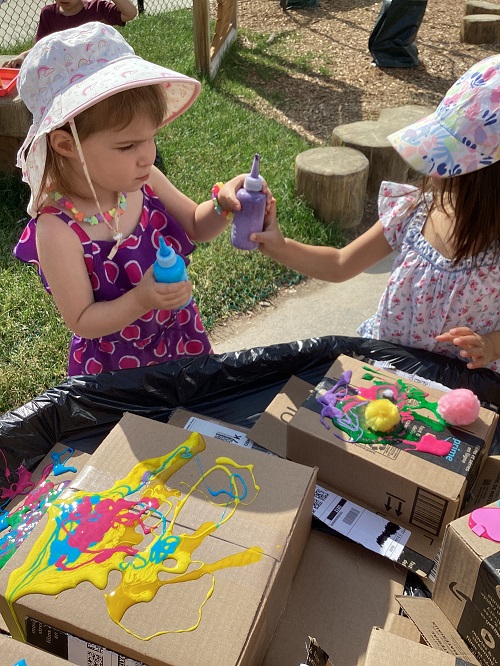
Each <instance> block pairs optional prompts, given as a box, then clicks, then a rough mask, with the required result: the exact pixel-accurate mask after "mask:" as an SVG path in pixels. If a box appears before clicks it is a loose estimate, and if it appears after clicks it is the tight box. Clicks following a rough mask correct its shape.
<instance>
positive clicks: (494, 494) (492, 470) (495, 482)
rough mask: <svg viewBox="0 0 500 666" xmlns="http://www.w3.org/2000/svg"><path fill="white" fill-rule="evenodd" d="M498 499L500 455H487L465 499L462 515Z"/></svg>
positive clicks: (499, 492) (499, 489) (499, 490)
mask: <svg viewBox="0 0 500 666" xmlns="http://www.w3.org/2000/svg"><path fill="white" fill-rule="evenodd" d="M497 500H500V456H488V457H487V458H486V460H485V461H484V465H483V467H482V468H481V471H480V472H479V476H478V477H477V479H476V481H475V482H474V486H473V488H472V490H471V492H470V493H469V496H468V497H467V499H466V502H465V507H464V510H463V511H462V515H464V516H465V515H466V514H468V513H471V512H472V511H474V509H479V508H481V507H482V506H486V505H487V504H491V503H492V502H496V501H497Z"/></svg>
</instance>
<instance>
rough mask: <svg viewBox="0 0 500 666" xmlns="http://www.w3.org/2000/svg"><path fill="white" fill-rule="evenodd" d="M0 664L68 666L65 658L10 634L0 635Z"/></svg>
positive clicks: (15, 665) (9, 665)
mask: <svg viewBox="0 0 500 666" xmlns="http://www.w3.org/2000/svg"><path fill="white" fill-rule="evenodd" d="M23 660H24V661H23ZM0 664H1V665H2V666H17V665H18V664H19V666H70V664H69V662H68V661H66V660H65V659H60V658H59V657H55V656H54V655H53V654H50V653H49V652H44V651H42V650H39V649H38V648H35V647H32V646H31V645H27V644H26V643H21V641H16V640H14V639H13V638H11V637H10V636H0Z"/></svg>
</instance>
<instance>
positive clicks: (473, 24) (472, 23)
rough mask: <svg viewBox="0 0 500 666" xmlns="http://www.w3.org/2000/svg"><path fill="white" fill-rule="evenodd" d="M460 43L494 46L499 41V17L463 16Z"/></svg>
mask: <svg viewBox="0 0 500 666" xmlns="http://www.w3.org/2000/svg"><path fill="white" fill-rule="evenodd" d="M460 41H461V42H465V43H466V44H494V43H495V42H498V41H500V15H497V14H470V15H469V16H464V18H463V21H462V28H461V30H460Z"/></svg>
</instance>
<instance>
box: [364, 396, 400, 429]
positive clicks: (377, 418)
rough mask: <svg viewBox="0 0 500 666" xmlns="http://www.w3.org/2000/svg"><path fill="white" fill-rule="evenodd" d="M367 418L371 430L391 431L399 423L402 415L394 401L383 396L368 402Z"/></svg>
mask: <svg viewBox="0 0 500 666" xmlns="http://www.w3.org/2000/svg"><path fill="white" fill-rule="evenodd" d="M365 420H366V425H367V426H368V427H369V428H370V430H374V431H375V432H389V431H390V430H393V428H395V427H396V426H397V425H398V423H399V422H400V420H401V417H400V415H399V411H398V408H397V407H396V405H395V404H394V403H393V402H391V401H390V400H387V398H381V399H380V400H372V401H371V402H369V403H368V405H367V406H366V409H365Z"/></svg>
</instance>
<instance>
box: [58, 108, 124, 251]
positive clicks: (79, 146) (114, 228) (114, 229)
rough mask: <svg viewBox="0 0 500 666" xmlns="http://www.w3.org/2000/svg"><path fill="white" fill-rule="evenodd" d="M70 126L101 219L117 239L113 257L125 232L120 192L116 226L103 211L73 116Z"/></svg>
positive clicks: (115, 220)
mask: <svg viewBox="0 0 500 666" xmlns="http://www.w3.org/2000/svg"><path fill="white" fill-rule="evenodd" d="M69 126H70V128H71V134H72V135H73V138H74V140H75V144H76V150H77V152H78V156H79V158H80V163H81V165H82V169H83V173H84V174H85V178H86V179H87V183H88V185H89V187H90V191H91V193H92V196H93V197H94V201H95V203H96V206H97V210H98V211H99V213H100V215H101V220H103V221H104V222H105V223H106V224H107V226H108V227H109V228H110V229H111V231H112V232H113V240H114V241H116V243H115V245H114V246H113V247H112V248H111V251H110V253H109V254H108V259H112V258H113V257H114V256H115V254H116V252H117V251H118V249H119V247H120V243H121V242H122V239H123V234H122V233H120V232H119V231H118V205H119V201H120V194H118V201H117V204H116V208H115V217H114V220H113V222H114V226H112V225H111V224H110V223H109V222H108V221H107V219H106V216H105V215H104V213H103V211H102V208H101V204H100V203H99V199H98V198H97V194H96V191H95V189H94V185H93V184H92V181H91V179H90V174H89V170H88V169H87V162H86V161H85V156H84V154H83V150H82V144H81V143H80V137H79V136H78V132H77V131H76V125H75V121H74V119H73V118H72V119H71V120H70V121H69Z"/></svg>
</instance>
